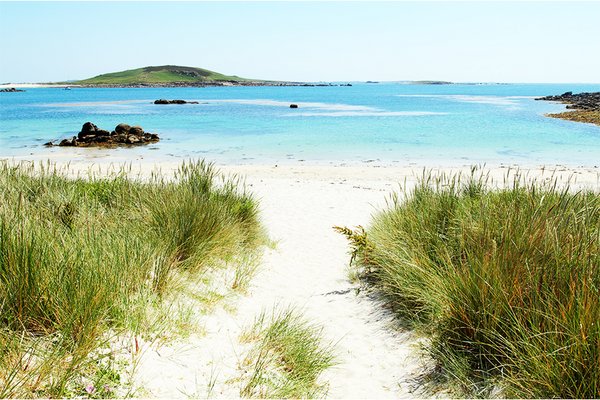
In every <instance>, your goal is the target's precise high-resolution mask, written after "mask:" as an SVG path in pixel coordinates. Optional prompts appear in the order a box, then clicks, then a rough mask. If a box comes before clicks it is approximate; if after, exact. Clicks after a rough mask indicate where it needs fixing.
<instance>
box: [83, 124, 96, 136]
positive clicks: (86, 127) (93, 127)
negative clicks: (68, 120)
mask: <svg viewBox="0 0 600 400" xmlns="http://www.w3.org/2000/svg"><path fill="white" fill-rule="evenodd" d="M97 130H98V127H97V126H96V125H94V124H92V123H91V122H86V123H85V124H83V126H82V127H81V132H80V133H83V134H89V133H91V132H96V131H97Z"/></svg>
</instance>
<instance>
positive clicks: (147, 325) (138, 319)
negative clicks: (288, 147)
mask: <svg viewBox="0 0 600 400" xmlns="http://www.w3.org/2000/svg"><path fill="white" fill-rule="evenodd" d="M67 172H68V171H67V170H65V169H58V168H56V167H54V166H52V165H51V164H46V165H39V166H37V167H36V166H33V165H25V164H21V165H10V164H8V163H1V164H0V397H32V396H42V397H46V396H52V397H54V396H77V395H89V393H82V392H80V391H81V390H83V389H81V387H80V388H77V383H76V382H77V380H78V379H79V378H80V377H81V374H82V371H86V370H89V369H90V368H91V367H93V366H90V363H97V364H98V365H104V364H105V363H103V362H98V360H95V359H94V357H91V356H90V355H91V354H92V353H93V352H94V351H95V350H96V349H98V348H100V347H102V346H105V345H106V340H108V339H107V335H108V334H109V332H118V331H133V332H134V333H145V332H144V330H148V329H152V327H151V324H152V323H153V321H156V318H155V319H154V320H149V319H148V318H149V315H151V314H152V313H151V312H150V313H149V312H148V307H150V304H152V303H160V299H161V298H163V297H165V296H170V295H171V293H173V291H174V290H175V289H176V288H177V285H176V281H177V279H176V278H178V277H180V276H181V275H186V276H193V275H196V276H201V275H202V274H203V273H204V272H206V271H208V270H209V269H211V268H215V266H216V265H225V266H226V267H229V268H231V267H232V266H233V265H235V264H236V262H235V261H236V259H242V258H244V259H251V258H252V257H250V256H249V255H251V254H255V253H257V249H258V247H259V246H260V245H262V244H263V243H264V241H265V236H264V233H263V231H262V227H261V225H260V223H259V220H258V210H257V203H256V200H254V198H253V197H252V196H251V195H250V194H248V193H246V192H245V190H244V187H243V183H242V182H240V181H239V180H237V179H235V178H233V179H224V178H221V177H220V176H219V175H218V174H217V172H216V171H215V169H214V168H213V167H212V165H210V164H206V163H204V162H199V163H188V164H184V165H183V166H182V167H181V168H180V169H179V171H178V172H177V173H176V175H175V177H174V178H171V179H167V178H165V177H163V176H161V175H159V174H155V175H153V176H152V177H151V178H150V179H147V180H132V179H129V178H128V177H127V174H126V171H122V172H120V173H116V174H113V175H110V176H108V177H99V176H94V175H92V176H88V177H86V178H85V179H82V178H76V179H75V178H68V177H67ZM230 266H231V267H230ZM248 271H250V269H248ZM232 273H233V272H232ZM243 280H244V279H243V277H239V276H236V282H238V283H236V284H239V282H243ZM198 297H202V294H201V293H199V294H198ZM93 369H94V368H92V370H93ZM98 370H99V369H98V368H96V369H95V371H96V372H94V374H96V375H97V372H98ZM105 375H106V374H104V375H103V376H105ZM108 375H109V376H110V374H108ZM96 393H99V392H96Z"/></svg>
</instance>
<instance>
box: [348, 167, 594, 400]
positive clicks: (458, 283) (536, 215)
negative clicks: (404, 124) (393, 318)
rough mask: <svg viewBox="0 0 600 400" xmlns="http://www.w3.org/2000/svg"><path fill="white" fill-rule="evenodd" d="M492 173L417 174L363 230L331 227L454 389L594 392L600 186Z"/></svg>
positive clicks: (555, 394)
mask: <svg viewBox="0 0 600 400" xmlns="http://www.w3.org/2000/svg"><path fill="white" fill-rule="evenodd" d="M488 185H491V183H490V182H489V181H487V179H486V177H485V176H483V177H480V178H478V177H471V178H468V179H462V180H461V179H459V178H457V177H448V176H445V177H437V178H436V177H432V176H424V178H423V179H422V181H421V183H420V184H419V185H418V186H417V187H416V189H415V190H414V191H413V192H412V193H409V194H407V195H406V197H404V198H398V197H395V198H393V199H392V201H391V203H390V207H389V208H388V209H387V210H384V211H382V212H381V213H379V214H378V215H376V216H375V218H374V221H373V224H372V226H371V227H370V228H369V229H368V230H367V231H364V230H362V229H359V230H358V231H354V232H352V231H350V230H348V229H347V228H345V229H344V228H339V230H340V231H342V233H344V234H346V235H347V236H348V237H349V239H350V240H351V243H352V245H353V249H354V253H353V259H354V261H355V264H356V265H357V266H358V267H359V272H360V273H361V275H362V276H363V277H364V278H365V279H366V282H369V283H371V284H373V285H375V286H376V287H377V288H379V289H380V290H381V291H382V292H383V293H384V294H385V295H387V297H388V299H389V300H390V302H391V304H393V306H394V308H395V310H396V311H397V312H398V314H399V315H400V316H402V318H403V319H405V320H406V321H408V322H410V323H412V324H414V325H415V326H417V327H420V328H421V329H424V330H425V331H426V332H428V333H429V334H430V335H431V336H432V338H433V345H432V347H431V351H432V353H433V355H434V356H435V357H436V358H437V359H438V360H439V362H440V367H441V368H440V371H442V372H444V374H443V375H445V376H446V377H447V378H449V379H450V381H451V382H454V383H457V384H458V385H457V388H459V392H462V394H466V395H467V396H469V397H472V396H484V397H489V396H494V395H500V396H502V397H525V398H538V397H541V398H598V397H600V326H599V323H598V321H600V240H599V239H600V195H598V193H593V192H575V193H571V192H569V191H567V190H564V189H558V188H557V187H556V184H554V183H550V184H544V185H542V184H539V183H535V182H533V183H528V184H525V183H514V184H513V185H511V186H510V187H507V188H505V189H501V190H489V189H487V188H488V187H489V186H488Z"/></svg>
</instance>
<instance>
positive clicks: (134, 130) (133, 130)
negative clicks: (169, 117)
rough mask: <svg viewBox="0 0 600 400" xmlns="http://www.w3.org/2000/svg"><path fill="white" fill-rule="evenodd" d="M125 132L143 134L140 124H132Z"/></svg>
mask: <svg viewBox="0 0 600 400" xmlns="http://www.w3.org/2000/svg"><path fill="white" fill-rule="evenodd" d="M127 134H129V135H136V136H140V135H143V134H144V130H143V129H142V127H141V126H132V127H131V128H129V132H127Z"/></svg>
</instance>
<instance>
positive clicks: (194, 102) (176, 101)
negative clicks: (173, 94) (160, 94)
mask: <svg viewBox="0 0 600 400" xmlns="http://www.w3.org/2000/svg"><path fill="white" fill-rule="evenodd" d="M154 104H198V102H197V101H185V100H167V99H159V100H154Z"/></svg>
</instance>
